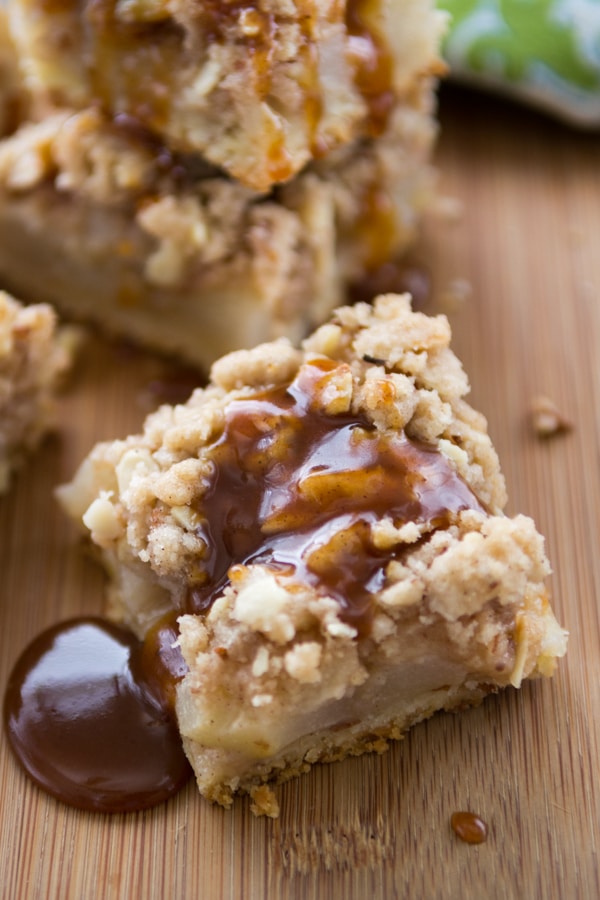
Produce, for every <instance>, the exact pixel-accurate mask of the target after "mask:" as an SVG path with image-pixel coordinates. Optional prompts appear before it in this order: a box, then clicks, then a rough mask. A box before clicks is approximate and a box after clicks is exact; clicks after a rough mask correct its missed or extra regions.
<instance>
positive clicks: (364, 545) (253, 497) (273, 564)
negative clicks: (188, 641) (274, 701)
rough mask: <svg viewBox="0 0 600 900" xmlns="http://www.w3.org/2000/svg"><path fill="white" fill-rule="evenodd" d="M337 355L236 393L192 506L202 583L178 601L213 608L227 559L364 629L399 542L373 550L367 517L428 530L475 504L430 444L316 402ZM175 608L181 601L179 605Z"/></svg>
mask: <svg viewBox="0 0 600 900" xmlns="http://www.w3.org/2000/svg"><path fill="white" fill-rule="evenodd" d="M338 365H339V364H336V363H335V362H333V361H330V360H315V361H313V362H311V363H308V364H305V365H304V366H302V367H301V368H300V370H299V372H298V375H297V377H296V378H295V379H294V381H293V382H292V383H291V384H290V385H289V386H287V387H282V388H276V389H273V390H270V391H265V392H264V393H262V394H261V395H258V396H254V397H252V398H247V399H238V400H234V401H232V402H231V403H230V404H229V406H228V408H227V410H226V416H225V425H224V428H223V432H222V434H221V435H220V436H219V438H218V439H217V441H216V442H215V443H214V444H213V446H212V447H211V448H209V451H208V452H209V455H210V458H211V460H212V462H213V464H214V467H215V469H214V477H213V480H212V485H211V487H210V489H209V491H208V492H207V493H206V494H205V496H204V497H203V498H202V501H201V503H200V504H199V505H198V507H197V510H196V511H197V513H198V515H199V517H200V518H201V520H202V521H203V524H202V525H201V526H200V528H199V534H200V535H201V536H202V538H203V539H204V541H205V543H206V546H207V555H206V558H205V560H204V561H203V562H204V563H205V567H206V569H205V571H206V581H205V583H204V584H200V585H197V586H195V587H194V588H193V589H192V590H191V591H190V592H189V595H188V597H187V601H186V604H185V605H186V609H187V611H190V612H203V611H205V610H207V609H208V608H210V606H211V604H212V602H213V601H214V599H215V598H216V596H218V595H219V594H220V593H221V592H222V590H223V589H224V587H225V586H226V585H227V583H228V582H229V580H230V574H231V569H232V567H234V566H236V565H240V564H242V565H249V564H253V563H261V564H264V565H266V566H268V567H270V568H272V569H273V570H275V571H276V572H277V573H279V577H283V578H285V579H286V580H287V581H288V582H289V584H290V585H291V586H292V589H294V588H293V585H294V584H296V585H298V584H301V583H308V584H309V585H311V586H312V587H313V588H314V589H316V590H318V591H319V592H320V593H323V594H326V595H328V596H331V597H334V598H335V599H336V600H337V602H338V603H339V605H340V609H341V615H342V617H343V618H344V619H345V620H346V621H347V622H348V623H350V624H352V625H353V626H354V627H356V628H357V630H358V631H359V632H360V633H363V634H364V633H367V632H368V630H369V626H370V620H371V615H372V600H373V595H374V594H375V593H376V592H377V591H379V590H380V589H381V588H382V587H383V585H384V584H385V571H386V568H387V566H388V564H389V562H390V561H391V559H394V558H400V556H401V555H402V553H403V552H404V551H405V545H404V544H401V543H399V545H398V546H397V547H394V548H392V550H391V551H390V550H389V549H386V550H384V551H381V550H380V549H378V547H377V546H376V545H375V543H374V540H373V537H372V526H373V525H374V524H375V523H377V522H378V521H380V520H381V519H382V518H384V517H386V516H388V517H389V518H390V519H392V520H393V522H394V524H395V525H397V526H401V525H402V524H404V523H406V522H411V521H414V522H418V523H423V524H425V525H426V528H427V529H429V530H433V529H436V528H440V527H445V526H447V525H448V524H449V523H450V522H451V521H452V520H453V518H454V517H455V516H456V514H457V513H459V512H460V511H461V510H465V509H468V508H470V509H478V510H481V509H482V506H481V504H480V503H479V501H478V500H477V498H476V497H475V495H474V494H473V492H472V491H471V490H470V488H469V487H468V486H467V485H466V484H465V482H464V481H463V480H462V479H461V478H460V477H459V476H458V475H457V473H456V472H455V470H454V469H453V467H452V464H451V463H450V461H449V460H448V459H446V457H444V456H443V455H442V454H441V453H439V452H438V451H437V450H436V449H435V448H432V447H429V446H427V445H425V444H423V443H421V442H418V441H414V440H412V439H410V438H409V437H408V436H407V435H406V434H404V433H382V432H379V431H377V430H376V429H375V428H374V426H373V424H372V423H371V422H370V420H369V419H368V418H367V417H366V416H364V415H356V414H353V413H343V414H339V413H338V414H331V413H327V412H325V411H324V410H323V409H322V408H321V407H320V405H319V402H318V400H317V398H318V396H319V395H321V396H322V395H323V392H324V391H327V390H328V387H329V385H332V376H333V375H335V369H336V368H337V366H338ZM179 612H181V610H180V611H179Z"/></svg>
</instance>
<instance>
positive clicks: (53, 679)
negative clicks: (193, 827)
mask: <svg viewBox="0 0 600 900" xmlns="http://www.w3.org/2000/svg"><path fill="white" fill-rule="evenodd" d="M140 651H141V645H140V643H139V642H138V641H137V640H136V639H135V637H134V636H133V635H132V634H130V633H129V632H127V631H124V630H123V629H121V628H118V627H117V626H116V625H113V624H111V623H109V622H106V621H104V620H102V619H95V618H85V619H74V620H70V621H67V622H64V623H62V624H59V625H56V626H54V627H53V628H50V629H48V630H47V631H44V632H43V633H42V634H40V635H39V636H38V637H37V638H36V639H35V640H34V641H33V642H32V643H31V644H30V645H29V647H28V648H27V649H26V650H25V651H24V653H23V654H22V656H21V657H20V659H19V660H18V661H17V663H16V665H15V667H14V669H13V672H12V674H11V676H10V679H9V682H8V685H7V689H6V695H5V702H4V723H5V729H6V733H7V735H8V739H9V742H10V744H11V746H12V748H13V750H14V752H15V755H16V757H17V759H18V760H19V762H20V764H21V766H22V767H23V768H24V769H25V771H26V772H27V774H28V775H29V776H30V777H31V778H32V779H33V781H35V782H36V783H37V784H38V785H39V786H40V787H42V788H44V790H46V791H48V792H49V793H50V794H52V795H53V796H55V797H57V798H58V799H59V800H62V801H63V802H65V803H68V804H69V805H70V806H75V807H79V808H81V809H88V810H95V811H100V812H127V811H131V810H138V809H145V808H147V807H150V806H154V805H156V804H157V803H161V802H162V801H163V800H166V799H167V798H168V797H170V796H171V795H172V794H174V793H176V792H177V791H178V790H179V789H180V788H181V787H182V786H183V785H184V784H185V783H186V782H187V781H188V779H189V777H190V775H191V770H190V768H189V765H188V762H187V760H186V757H185V755H184V752H183V749H182V746H181V739H180V737H179V733H178V730H177V725H176V723H175V718H174V715H173V713H172V711H171V709H170V708H169V706H168V704H166V703H165V702H164V698H163V697H161V696H160V695H157V694H156V693H155V685H152V684H150V682H149V681H148V679H147V677H146V671H147V665H148V660H143V659H142V658H141V657H140Z"/></svg>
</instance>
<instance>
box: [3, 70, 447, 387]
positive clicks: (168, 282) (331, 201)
mask: <svg viewBox="0 0 600 900" xmlns="http://www.w3.org/2000/svg"><path fill="white" fill-rule="evenodd" d="M431 104H432V94H431V87H430V86H429V85H423V86H422V90H421V91H420V92H417V93H415V95H414V97H413V98H412V101H411V103H410V104H408V103H407V104H405V105H404V106H402V107H399V108H398V109H397V110H396V111H395V112H394V113H393V115H392V116H391V118H390V121H389V124H388V129H387V130H386V131H385V133H384V134H382V135H381V136H380V137H379V138H378V139H377V140H367V141H365V142H359V143H357V144H352V145H350V146H348V147H345V148H342V149H340V150H339V151H338V152H336V153H333V154H331V155H330V157H329V158H328V159H327V160H326V161H322V162H320V163H318V164H314V165H313V166H311V167H309V168H308V169H306V170H305V171H303V172H302V173H301V174H300V175H298V176H297V177H296V178H294V179H293V180H292V181H291V182H289V183H288V184H287V185H285V186H283V187H281V188H278V189H277V190H276V191H274V192H272V193H270V194H267V195H265V194H259V193H257V192H255V191H252V190H251V189H249V188H247V187H244V186H243V185H242V184H240V183H239V182H236V181H233V180H231V179H229V178H226V177H224V176H223V175H222V174H221V173H219V172H218V171H217V170H216V169H215V168H214V167H211V166H209V165H207V164H206V163H205V162H203V161H202V160H201V159H200V158H199V157H197V156H194V155H192V156H189V155H188V156H186V155H183V156H178V155H173V154H172V153H170V152H169V151H168V150H167V148H166V147H164V145H162V144H160V143H157V142H156V141H154V140H153V139H151V138H150V136H149V135H148V134H147V132H144V131H143V130H140V129H139V127H137V126H136V125H135V123H132V122H127V121H121V122H120V123H117V124H115V123H114V122H112V121H110V120H108V119H107V118H106V117H105V116H104V115H103V114H102V113H101V112H100V111H99V110H97V109H88V110H84V111H81V112H76V113H73V112H69V111H64V110H63V111H58V112H54V113H53V114H52V115H48V116H46V117H45V118H44V119H43V120H42V121H41V122H38V123H28V124H24V125H23V126H22V127H21V128H20V129H19V130H18V131H17V132H16V133H15V134H14V135H12V136H11V137H10V138H8V139H6V140H5V141H2V142H0V277H2V279H3V280H4V283H5V284H7V285H8V286H10V287H11V289H12V290H13V291H14V292H18V293H19V295H20V296H24V297H27V298H33V299H35V300H37V301H43V302H49V303H52V304H53V305H55V306H56V307H57V308H58V309H59V310H60V312H61V313H62V314H64V315H66V316H70V317H72V318H75V319H78V320H84V321H89V322H92V323H94V324H97V325H99V326H100V327H102V328H103V329H104V330H105V331H109V332H112V333H114V334H118V335H124V336H126V337H128V338H131V339H134V340H137V341H138V342H141V343H143V344H146V345H149V346H151V347H153V348H156V349H158V350H161V351H163V352H167V353H172V354H176V355H178V356H180V357H182V358H183V359H185V360H187V361H189V362H191V363H192V364H196V365H199V366H202V367H206V369H208V367H209V366H210V364H211V363H212V362H213V360H214V359H215V358H218V357H219V356H222V355H223V354H224V353H226V352H229V351H230V350H234V349H237V348H238V347H242V346H253V345H254V344H258V343H262V342H264V341H265V340H270V339H273V338H277V337H279V336H280V335H286V336H288V337H289V338H290V339H291V340H293V341H295V342H297V341H299V340H300V339H301V338H302V337H303V336H304V335H305V334H307V333H308V332H309V331H310V329H311V328H312V327H314V325H315V324H317V323H320V322H322V321H324V319H325V318H326V317H327V315H328V314H329V312H330V310H331V309H332V308H334V307H335V306H336V305H338V304H340V303H341V302H343V299H344V296H345V289H346V287H347V285H348V284H349V283H351V282H354V281H357V280H360V279H361V278H363V277H365V275H366V274H367V273H368V272H370V271H372V270H373V269H376V268H377V267H378V266H380V265H382V264H383V263H384V262H385V261H386V260H388V259H389V258H392V257H394V256H396V255H397V254H399V253H401V252H402V251H403V250H405V249H406V247H407V246H408V245H409V243H410V242H411V240H412V239H413V236H414V233H415V229H416V225H417V220H418V215H419V211H420V210H421V209H422V208H423V206H424V205H425V204H426V202H427V199H428V197H429V195H430V190H431V182H432V172H431V169H430V168H429V165H428V158H429V153H430V148H431V144H432V141H433V139H434V134H435V125H434V122H433V118H432V106H431ZM32 258H35V259H36V265H35V266H32V265H31V259H32Z"/></svg>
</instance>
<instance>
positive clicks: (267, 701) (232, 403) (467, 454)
mask: <svg viewBox="0 0 600 900" xmlns="http://www.w3.org/2000/svg"><path fill="white" fill-rule="evenodd" d="M449 344H450V329H449V326H448V322H447V320H446V318H445V317H444V316H437V317H435V318H430V317H427V316H425V315H423V314H420V313H416V312H413V311H412V310H411V306H410V298H409V297H408V296H402V297H398V296H392V295H388V296H383V297H380V298H378V299H377V301H376V302H375V304H374V307H371V306H368V305H366V304H358V305H356V306H354V307H343V308H340V309H338V310H337V311H336V312H335V314H334V316H333V317H332V319H331V321H330V322H328V323H327V324H325V325H323V326H321V327H320V328H319V329H318V330H317V331H316V332H315V333H314V334H313V335H312V336H311V337H310V338H308V339H307V340H306V341H305V342H304V343H303V345H302V349H300V350H298V349H295V348H294V347H293V346H292V345H291V344H290V343H289V342H288V341H287V340H285V339H281V340H279V341H276V342H274V343H270V344H266V345H263V346H259V347H256V348H254V349H252V350H247V351H238V352H236V353H233V354H230V355H229V356H226V357H224V358H223V359H221V360H219V361H217V362H216V363H215V364H214V365H213V367H212V371H211V381H210V383H209V385H208V386H207V387H206V388H204V389H197V390H196V391H194V392H193V394H192V395H191V397H190V398H189V400H188V401H187V403H185V404H182V405H178V406H174V407H171V406H162V407H161V408H160V409H158V410H157V411H156V412H155V413H154V414H152V415H150V416H149V417H148V419H147V420H146V423H145V426H144V430H143V433H142V434H139V435H135V436H131V437H128V438H126V439H124V440H119V441H115V442H113V443H102V444H99V445H98V446H96V448H95V449H94V450H93V451H92V452H91V454H90V455H89V457H88V458H87V459H86V460H85V461H84V462H83V464H82V466H81V468H80V470H79V472H78V473H77V474H76V476H75V478H74V480H73V482H72V483H71V484H70V485H67V486H64V487H63V488H61V489H60V491H59V497H60V499H61V502H62V504H63V505H64V507H65V508H66V509H67V510H68V511H69V513H70V514H71V515H73V516H74V517H75V518H76V519H77V520H79V521H81V520H82V521H83V523H84V525H85V527H86V528H87V529H88V530H89V533H90V535H91V539H92V541H93V542H94V543H95V545H96V546H97V547H98V548H99V550H100V552H101V554H102V557H103V559H104V562H105V565H106V568H107V571H108V573H109V575H110V589H109V592H110V604H111V609H112V614H113V615H114V616H116V617H118V618H120V619H122V620H124V621H125V622H126V623H127V624H128V625H129V626H130V627H131V628H133V629H134V630H135V631H136V632H137V634H138V635H139V636H140V637H142V638H143V639H144V641H145V642H146V643H147V645H148V648H149V650H148V652H149V653H150V654H151V653H155V654H156V658H157V660H158V661H157V672H158V673H159V674H157V677H158V678H159V679H160V678H163V679H165V680H166V681H167V682H168V683H170V684H171V685H173V684H175V685H176V701H175V702H176V710H177V716H178V722H179V728H180V731H181V735H182V738H183V741H184V746H185V749H186V752H187V754H188V756H189V759H190V761H191V763H192V765H193V767H194V770H195V773H196V778H197V782H198V786H199V789H200V792H201V793H202V794H203V795H204V796H206V797H208V798H210V799H211V800H215V801H218V802H219V803H222V804H224V805H226V806H227V805H229V804H230V803H231V802H232V797H233V795H234V794H235V793H236V792H238V791H242V792H250V793H251V794H252V796H253V804H254V810H255V811H256V812H262V813H267V814H269V815H276V814H277V804H276V801H275V799H274V795H273V794H272V792H271V790H270V789H269V788H268V787H267V786H265V782H269V781H271V780H281V779H285V778H288V777H290V776H293V775H296V774H298V773H299V772H302V771H305V770H306V769H307V768H308V767H309V766H310V765H311V764H312V763H314V762H317V761H320V760H335V759H341V758H343V757H344V756H346V755H348V754H356V753H362V752H364V751H366V750H373V749H374V750H377V751H381V750H383V749H385V747H386V746H387V741H388V739H390V738H398V737H400V736H401V735H402V733H403V732H404V731H406V729H407V728H409V727H410V726H411V725H412V724H413V723H415V722H417V721H419V720H421V719H423V718H426V717H427V716H429V715H431V714H432V713H434V712H435V711H436V710H440V709H452V708H457V707H460V706H463V705H464V704H472V703H477V702H479V701H480V700H482V699H483V698H484V697H485V696H486V695H487V694H488V693H489V692H491V691H495V690H497V689H498V688H502V687H504V686H507V685H514V686H515V687H518V686H519V685H520V684H521V682H522V681H523V679H524V678H528V677H533V676H536V675H550V674H551V673H552V671H553V669H554V667H555V663H556V659H557V657H560V656H562V655H563V654H564V652H565V649H566V633H565V632H564V631H563V630H562V629H561V628H560V626H559V625H558V623H557V622H556V619H555V618H554V615H553V613H552V610H551V608H550V605H549V601H548V595H547V590H546V587H545V579H546V577H547V576H548V574H549V571H550V569H549V565H548V562H547V559H546V557H545V554H544V548H543V539H542V537H541V536H540V535H539V534H538V533H537V531H536V529H535V526H534V524H533V522H532V521H531V520H530V519H529V518H527V517H525V516H516V517H515V518H508V517H506V516H505V515H504V514H503V512H502V509H503V507H504V505H505V502H506V491H505V484H504V480H503V477H502V475H501V472H500V468H499V463H498V459H497V455H496V453H495V451H494V448H493V446H492V444H491V441H490V438H489V436H488V434H487V431H486V423H485V419H484V418H483V417H482V416H481V415H480V414H479V413H477V412H476V411H474V410H473V409H472V408H471V407H470V406H469V405H468V404H467V402H466V401H465V399H464V397H465V395H466V394H467V392H468V389H469V387H468V381H467V378H466V375H465V373H464V371H463V369H462V367H461V365H460V363H459V361H458V359H457V358H456V357H455V356H454V354H453V353H452V351H451V350H450V346H449ZM177 647H179V648H180V651H181V654H182V658H181V657H179V656H178V655H177ZM165 673H167V674H166V675H165Z"/></svg>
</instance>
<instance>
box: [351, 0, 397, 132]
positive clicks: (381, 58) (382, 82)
mask: <svg viewBox="0 0 600 900" xmlns="http://www.w3.org/2000/svg"><path fill="white" fill-rule="evenodd" d="M378 4H379V0H348V5H347V8H346V27H347V29H348V33H349V34H350V36H351V37H350V41H351V47H352V45H354V51H355V52H354V54H353V55H354V59H355V61H356V62H355V64H356V69H355V76H354V80H355V84H356V86H357V88H358V89H359V91H360V92H361V94H362V96H363V99H364V101H365V103H366V105H367V110H368V120H367V134H368V136H369V137H378V136H379V135H380V134H382V133H383V132H384V131H385V128H386V126H387V123H388V119H389V116H390V113H391V111H392V108H393V106H394V103H395V99H396V98H395V95H394V81H393V76H394V60H393V56H392V53H391V50H390V48H389V46H388V43H387V41H386V39H385V36H384V35H382V34H381V33H380V31H379V29H378V28H377V22H376V15H377V10H378Z"/></svg>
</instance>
